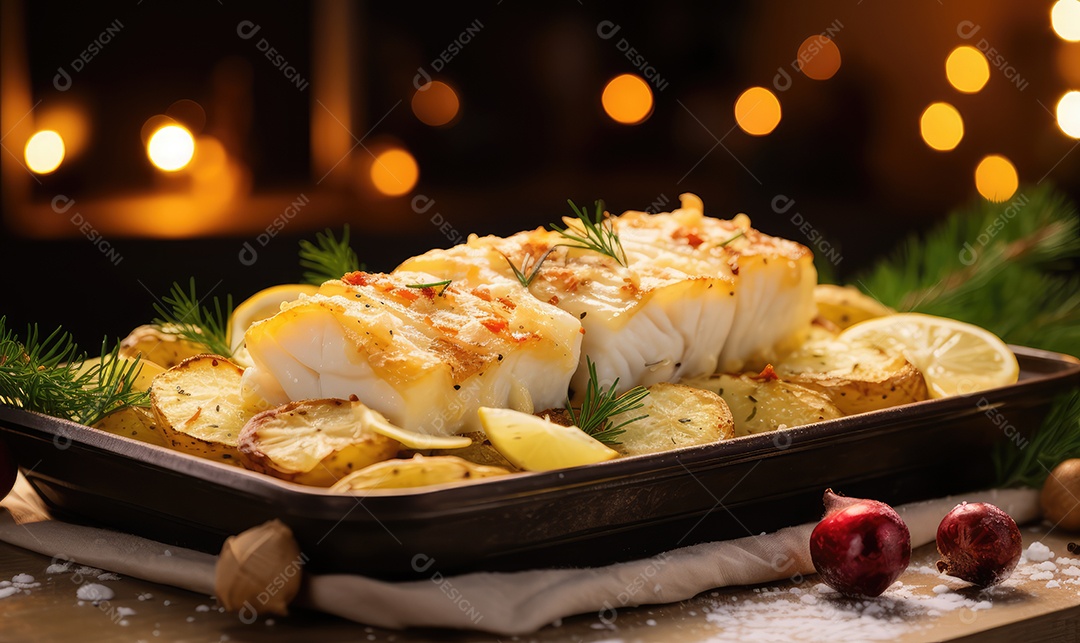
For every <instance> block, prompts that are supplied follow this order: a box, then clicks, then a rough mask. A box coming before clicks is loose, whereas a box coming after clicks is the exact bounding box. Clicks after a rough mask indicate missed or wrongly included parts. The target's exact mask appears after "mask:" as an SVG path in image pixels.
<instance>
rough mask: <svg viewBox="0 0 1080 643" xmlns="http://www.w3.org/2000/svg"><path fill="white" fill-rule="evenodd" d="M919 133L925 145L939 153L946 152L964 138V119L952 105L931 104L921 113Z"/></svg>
mask: <svg viewBox="0 0 1080 643" xmlns="http://www.w3.org/2000/svg"><path fill="white" fill-rule="evenodd" d="M919 131H920V133H921V134H922V138H923V140H924V141H926V144H927V145H929V146H930V147H932V148H934V149H935V150H938V151H939V152H947V151H949V150H951V149H954V148H955V147H956V146H957V145H959V144H960V139H962V138H964V119H963V118H961V117H960V112H958V111H956V108H955V107H953V106H952V105H950V104H948V103H933V104H931V105H930V106H929V107H927V108H926V111H924V112H923V113H922V118H921V119H919Z"/></svg>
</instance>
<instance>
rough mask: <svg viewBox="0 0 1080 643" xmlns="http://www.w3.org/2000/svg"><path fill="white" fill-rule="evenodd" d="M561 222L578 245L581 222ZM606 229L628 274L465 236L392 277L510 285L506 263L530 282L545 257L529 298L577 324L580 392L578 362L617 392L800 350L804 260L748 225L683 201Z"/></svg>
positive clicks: (551, 236)
mask: <svg viewBox="0 0 1080 643" xmlns="http://www.w3.org/2000/svg"><path fill="white" fill-rule="evenodd" d="M564 223H565V225H566V226H567V227H570V228H577V230H578V231H579V234H580V222H578V221H577V220H576V219H570V218H567V219H564ZM605 225H611V226H613V228H614V231H615V232H616V233H617V234H618V236H619V239H620V241H621V244H622V247H623V249H624V251H625V254H626V265H625V266H623V265H621V264H620V262H619V261H616V260H615V259H614V258H612V257H609V256H606V255H603V254H600V253H598V252H595V251H592V250H585V249H576V248H566V247H560V244H565V243H567V242H568V241H567V239H566V238H565V237H563V236H562V235H560V234H559V233H557V232H554V231H549V230H544V229H542V228H538V229H536V230H532V231H527V232H521V233H518V234H515V235H513V236H511V237H508V238H505V239H504V238H499V237H494V236H488V237H477V236H476V235H472V236H470V237H469V240H468V242H467V243H464V244H461V245H458V246H454V247H452V248H449V249H446V250H432V251H430V252H427V253H425V254H423V255H420V256H418V257H414V258H412V259H409V260H407V261H406V262H405V263H403V264H402V265H401V266H400V267H399V268H398V270H405V271H412V270H416V271H422V272H425V273H430V274H432V275H437V276H438V277H439V278H440V279H454V280H455V283H458V282H460V283H463V284H469V285H478V284H483V283H490V282H492V281H495V280H499V281H502V280H505V279H512V278H514V272H513V269H512V268H511V267H510V262H513V264H514V265H515V266H517V267H518V268H519V269H521V270H522V272H524V273H526V274H528V273H529V272H530V268H531V267H532V266H534V265H535V264H536V262H537V261H539V260H540V258H541V257H543V256H544V255H545V253H548V252H549V251H550V254H548V255H547V259H546V261H544V263H543V264H542V266H541V268H540V270H539V272H538V273H537V275H536V277H535V279H534V280H533V281H532V283H531V284H530V287H529V289H530V291H531V292H532V294H533V295H534V296H535V297H536V298H537V299H539V300H541V301H544V302H547V303H550V304H552V305H554V306H558V307H559V308H561V309H563V310H565V311H566V312H568V313H570V314H571V315H573V317H575V318H577V319H579V320H580V321H581V324H582V327H583V328H584V330H585V337H584V340H583V342H582V348H581V354H582V361H581V364H580V365H579V368H578V371H577V373H576V374H575V376H574V379H573V388H574V390H575V391H581V390H583V389H584V386H585V383H586V382H587V381H588V371H587V369H586V368H585V365H584V358H585V356H588V357H589V358H591V359H592V360H593V361H594V362H595V363H596V366H597V375H598V377H599V378H600V383H601V385H603V386H607V385H609V384H611V383H612V382H613V381H614V380H615V379H616V378H618V379H619V389H620V390H626V389H627V388H630V387H632V386H636V385H644V386H648V385H651V384H655V383H657V382H673V381H678V380H680V379H683V378H687V377H695V376H700V375H707V374H711V373H713V372H716V371H718V370H719V371H737V370H741V369H743V368H759V367H761V366H764V364H765V363H766V362H769V361H774V360H775V359H776V358H777V357H778V356H779V355H781V354H783V353H784V352H786V351H787V350H788V349H790V348H793V347H794V346H795V345H797V344H798V342H799V341H800V340H801V334H802V333H803V332H804V329H805V328H807V327H808V326H809V323H810V320H811V319H812V318H813V317H814V314H815V306H814V298H813V289H814V285H815V284H816V283H817V273H816V271H815V269H814V266H813V256H812V254H811V252H810V251H809V250H808V249H807V248H806V247H804V246H802V245H800V244H797V243H794V242H791V241H787V240H784V239H778V238H776V237H771V236H768V235H765V234H762V233H761V232H758V231H757V230H754V229H753V228H751V227H750V220H749V218H747V217H746V216H745V215H739V216H737V217H735V219H732V220H730V221H726V220H720V219H714V218H711V217H706V216H705V215H704V212H703V208H702V203H701V200H700V199H699V198H698V197H696V196H694V195H692V194H684V195H682V207H681V208H679V209H677V210H675V211H674V212H670V213H662V214H647V213H644V212H627V213H625V214H623V215H622V216H618V217H611V218H609V219H608V221H607V223H606V224H605ZM553 248H554V249H553Z"/></svg>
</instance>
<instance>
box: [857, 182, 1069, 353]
mask: <svg viewBox="0 0 1080 643" xmlns="http://www.w3.org/2000/svg"><path fill="white" fill-rule="evenodd" d="M1077 262H1080V218H1078V217H1077V212H1076V207H1075V206H1074V205H1073V204H1072V203H1070V202H1068V201H1067V200H1066V199H1065V198H1064V197H1062V196H1061V195H1060V194H1058V193H1055V192H1054V191H1053V190H1052V189H1049V188H1045V187H1044V188H1033V187H1031V186H1024V187H1022V188H1021V189H1020V191H1018V192H1017V195H1016V196H1015V197H1013V199H1012V200H1011V201H1009V202H1006V203H991V202H988V201H985V200H980V202H979V203H978V204H976V205H974V206H971V207H968V208H965V209H962V210H960V211H958V212H954V213H953V214H951V215H950V216H949V217H948V218H947V219H946V220H945V221H943V222H942V223H941V224H939V225H937V226H935V227H934V228H933V229H932V230H930V231H929V232H927V233H926V234H925V235H917V236H912V237H911V238H909V239H908V240H907V241H906V242H904V244H903V245H902V246H901V247H900V249H899V250H898V251H897V252H895V253H894V254H893V255H892V256H889V257H887V258H885V259H883V260H882V261H880V262H878V263H877V264H876V265H875V267H874V268H873V269H872V270H870V271H869V272H868V273H867V274H865V275H863V276H862V277H861V278H860V279H857V280H856V283H857V285H858V286H859V287H860V288H861V289H862V290H863V292H865V293H867V294H868V295H870V296H872V297H874V298H876V299H878V300H879V301H880V302H881V303H883V304H885V305H887V306H890V307H892V308H895V309H897V310H900V311H904V312H907V311H912V312H921V313H927V314H930V315H939V316H941V317H951V318H953V319H959V320H961V321H966V322H969V323H972V324H976V325H978V326H982V327H983V328H986V329H987V330H989V331H990V332H992V333H994V334H996V335H997V336H999V337H1001V338H1002V339H1004V340H1005V341H1007V342H1010V343H1014V344H1023V345H1027V346H1034V347H1037V348H1043V349H1047V350H1052V351H1058V352H1062V353H1068V354H1071V355H1077V354H1080V294H1078V292H1080V277H1078V276H1076V273H1075V268H1076V265H1077Z"/></svg>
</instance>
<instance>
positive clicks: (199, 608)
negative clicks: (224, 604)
mask: <svg viewBox="0 0 1080 643" xmlns="http://www.w3.org/2000/svg"><path fill="white" fill-rule="evenodd" d="M195 611H196V612H209V611H210V606H209V605H196V606H195Z"/></svg>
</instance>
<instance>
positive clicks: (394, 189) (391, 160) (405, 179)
mask: <svg viewBox="0 0 1080 643" xmlns="http://www.w3.org/2000/svg"><path fill="white" fill-rule="evenodd" d="M419 178H420V166H418V165H417V164H416V159H414V158H413V155H412V154H409V153H408V152H406V151H405V150H403V149H401V148H399V147H394V148H390V149H388V150H384V151H382V152H379V153H378V154H376V155H375V159H374V160H373V161H372V163H371V183H372V184H373V185H374V186H375V189H376V190H378V191H379V192H382V193H383V194H385V195H387V196H401V195H402V194H407V193H408V192H409V191H410V190H412V189H413V187H414V186H415V185H416V181H417V180H418V179H419Z"/></svg>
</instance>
